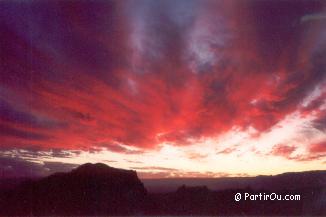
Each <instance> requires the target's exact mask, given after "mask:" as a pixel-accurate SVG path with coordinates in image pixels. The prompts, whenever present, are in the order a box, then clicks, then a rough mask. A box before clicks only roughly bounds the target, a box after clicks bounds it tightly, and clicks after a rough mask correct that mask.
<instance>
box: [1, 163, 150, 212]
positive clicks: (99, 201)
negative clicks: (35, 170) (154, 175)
mask: <svg viewBox="0 0 326 217" xmlns="http://www.w3.org/2000/svg"><path fill="white" fill-rule="evenodd" d="M4 195H6V196H5V197H4V198H3V200H2V206H0V214H5V215H47V216H48V215H104V214H110V215H128V214H134V213H138V212H140V211H141V207H140V206H141V204H142V201H143V200H144V198H145V195H146V189H145V188H144V186H143V184H142V183H141V181H140V180H139V179H138V177H137V173H136V172H135V171H131V170H122V169H116V168H112V167H109V166H107V165H105V164H90V163H87V164H84V165H82V166H80V167H78V168H77V169H74V170H72V171H71V172H69V173H56V174H53V175H51V176H49V177H46V178H43V179H40V180H37V181H27V182H25V183H23V184H22V185H21V186H19V187H18V188H17V189H15V190H14V191H10V192H7V193H6V194H4ZM0 203H1V202H0Z"/></svg>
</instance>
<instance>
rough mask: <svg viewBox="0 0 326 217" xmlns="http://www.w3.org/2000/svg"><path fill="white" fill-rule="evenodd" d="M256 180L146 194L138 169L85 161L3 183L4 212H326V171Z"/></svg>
mask: <svg viewBox="0 0 326 217" xmlns="http://www.w3.org/2000/svg"><path fill="white" fill-rule="evenodd" d="M261 179H263V181H261ZM253 180H254V179H253ZM253 180H252V181H251V182H250V183H251V184H248V185H247V186H246V187H244V185H243V184H242V185H241V186H240V187H239V188H237V189H236V188H230V189H223V190H217V189H214V190H210V189H209V188H207V187H206V186H190V187H189V186H188V187H187V186H185V185H182V186H180V187H179V188H178V189H177V190H175V191H173V192H169V193H163V192H160V193H148V192H147V190H146V189H145V187H144V185H143V183H142V182H141V181H140V180H139V179H138V177H137V174H136V172H135V171H131V170H122V169H116V168H112V167H109V166H106V165H104V164H84V165H82V166H80V167H78V168H77V169H74V170H72V171H71V172H69V173H57V174H53V175H51V176H49V177H46V178H41V179H37V180H24V181H22V182H21V183H20V184H16V183H15V185H9V186H10V187H8V184H6V185H3V187H2V188H1V189H0V215H1V216H14V215H15V216H17V215H19V216H26V215H28V216H32V215H35V216H53V215H65V216H67V215H74V216H76V215H88V216H90V215H94V216H95V215H96V216H99V215H206V216H207V215H237V216H239V215H240V216H246V215H255V216H261V215H265V216H270V215H273V216H277V215H279V216H284V215H292V216H293V215H300V216H301V215H305V216H312V215H314V216H316V215H317V216H318V215H319V216H326V171H315V172H303V173H287V174H282V175H279V176H271V177H263V178H262V177H257V179H256V181H253ZM178 182H179V181H178ZM185 183H186V182H185ZM241 183H243V182H241ZM253 183H260V185H258V184H256V185H255V184H253ZM263 183H265V185H264V184H263ZM236 193H241V194H242V200H240V201H239V202H236V201H235V200H234V197H235V194H236ZM245 193H249V194H259V193H265V195H266V194H270V193H276V194H278V195H283V196H284V195H287V194H292V195H294V194H298V195H300V200H297V201H284V200H281V201H279V200H277V199H275V200H265V201H264V200H255V201H252V200H248V199H247V200H244V199H243V197H244V195H245Z"/></svg>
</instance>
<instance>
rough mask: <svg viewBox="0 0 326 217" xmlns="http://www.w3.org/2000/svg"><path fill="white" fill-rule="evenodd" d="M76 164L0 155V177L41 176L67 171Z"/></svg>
mask: <svg viewBox="0 0 326 217" xmlns="http://www.w3.org/2000/svg"><path fill="white" fill-rule="evenodd" d="M76 166H78V165H76V164H67V163H61V162H44V163H35V162H32V161H27V160H24V159H21V158H17V157H14V158H12V157H0V177H1V178H11V177H41V176H47V175H50V174H52V173H55V172H67V171H70V170H71V169H73V168H75V167H76Z"/></svg>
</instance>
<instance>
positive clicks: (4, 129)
mask: <svg viewBox="0 0 326 217" xmlns="http://www.w3.org/2000/svg"><path fill="white" fill-rule="evenodd" d="M0 136H1V137H4V136H8V137H17V138H20V139H26V140H40V141H44V140H48V139H49V138H50V137H49V136H47V135H43V134H40V133H34V132H27V131H23V130H18V129H15V128H11V127H8V126H4V125H0Z"/></svg>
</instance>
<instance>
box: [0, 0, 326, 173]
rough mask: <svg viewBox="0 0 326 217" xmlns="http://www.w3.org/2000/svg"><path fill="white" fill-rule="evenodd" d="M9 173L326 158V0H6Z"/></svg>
mask: <svg viewBox="0 0 326 217" xmlns="http://www.w3.org/2000/svg"><path fill="white" fill-rule="evenodd" d="M0 38H1V40H0V177H23V176H44V175H49V174H51V173H54V172H58V171H69V170H71V169H72V168H74V167H76V166H78V165H80V164H83V163H87V162H93V163H95V162H102V163H105V164H107V165H110V166H113V167H118V168H123V169H132V170H136V171H137V172H138V175H139V177H141V178H167V177H226V176H255V175H259V174H262V175H273V174H279V173H283V172H290V171H307V170H324V169H326V2H325V1H314V0H312V1H308V0H306V1H300V0H298V1H292V0H283V1H274V0H273V1H272V0H269V1H267V0H262V1H261V0H259V1H258V0H257V1H254V0H243V1H233V0H225V1H222V0H218V1H206V0H203V1H196V0H177V1H175V0H173V1H172V0H157V1H156V0H155V1H154V0H137V1H135V0H134V1H132V0H124V1H100V0H97V1H81V0H79V1H18V0H17V1H15V0H14V1H1V2H0Z"/></svg>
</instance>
